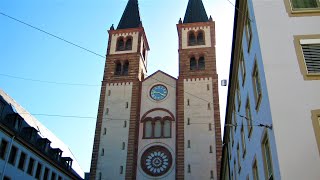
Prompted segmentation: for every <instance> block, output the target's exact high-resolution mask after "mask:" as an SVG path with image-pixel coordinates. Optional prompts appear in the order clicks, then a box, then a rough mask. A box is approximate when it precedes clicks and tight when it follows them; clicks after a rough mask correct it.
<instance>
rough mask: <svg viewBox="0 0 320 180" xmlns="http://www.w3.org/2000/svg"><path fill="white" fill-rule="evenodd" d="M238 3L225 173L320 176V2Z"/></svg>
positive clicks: (267, 176)
mask: <svg viewBox="0 0 320 180" xmlns="http://www.w3.org/2000/svg"><path fill="white" fill-rule="evenodd" d="M236 7H237V8H238V9H237V10H236V11H235V26H234V38H233V48H232V49H233V50H232V59H231V60H232V62H231V68H230V85H229V88H230V89H229V95H228V106H227V110H228V113H227V115H226V126H225V135H224V143H225V146H224V148H223V163H222V164H223V165H222V166H223V168H222V169H223V170H222V172H223V174H224V175H223V179H232V178H233V179H234V178H239V179H245V178H249V179H285V180H287V179H290V180H291V179H320V172H319V168H318V167H320V126H319V125H320V124H319V117H320V115H319V109H320V102H319V98H320V95H319V93H318V92H319V90H320V82H319V80H320V31H319V29H320V24H319V23H318V22H320V2H319V0H309V1H306V0H300V1H296V0H269V1H261V0H247V1H236ZM239 100H240V102H241V103H240V105H239V103H238V101H239ZM237 106H239V107H240V108H239V110H238V107H237ZM248 107H249V111H248ZM233 109H236V111H233ZM232 112H233V113H232ZM233 115H234V116H233ZM234 117H236V121H235V118H234ZM239 120H240V121H239ZM248 126H249V128H247V127H248ZM271 127H272V128H271ZM242 134H244V136H243V135H242ZM233 143H234V145H232V144H233ZM239 151H240V157H239V158H238V157H237V156H238V152H239ZM239 167H240V168H241V170H239Z"/></svg>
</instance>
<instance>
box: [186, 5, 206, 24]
mask: <svg viewBox="0 0 320 180" xmlns="http://www.w3.org/2000/svg"><path fill="white" fill-rule="evenodd" d="M195 22H208V16H207V13H206V10H205V8H204V6H203V3H202V0H189V3H188V7H187V11H186V14H185V16H184V20H183V23H195Z"/></svg>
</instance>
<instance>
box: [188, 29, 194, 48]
mask: <svg viewBox="0 0 320 180" xmlns="http://www.w3.org/2000/svg"><path fill="white" fill-rule="evenodd" d="M188 45H189V46H194V45H196V36H195V34H194V32H193V31H190V32H189V37H188Z"/></svg>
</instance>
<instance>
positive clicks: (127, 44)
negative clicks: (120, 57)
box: [125, 37, 132, 50]
mask: <svg viewBox="0 0 320 180" xmlns="http://www.w3.org/2000/svg"><path fill="white" fill-rule="evenodd" d="M125 50H132V38H131V37H129V38H128V39H127V40H126V46H125Z"/></svg>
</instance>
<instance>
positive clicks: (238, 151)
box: [237, 143, 241, 174]
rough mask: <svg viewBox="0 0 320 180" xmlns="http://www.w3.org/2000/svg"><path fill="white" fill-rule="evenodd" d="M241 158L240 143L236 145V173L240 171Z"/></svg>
mask: <svg viewBox="0 0 320 180" xmlns="http://www.w3.org/2000/svg"><path fill="white" fill-rule="evenodd" d="M240 161H241V158H240V145H239V143H238V145H237V162H238V173H239V174H240V171H241V162H240Z"/></svg>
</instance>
